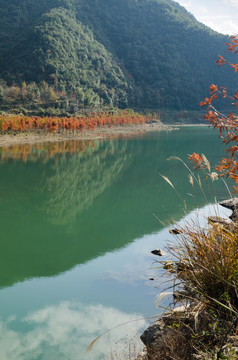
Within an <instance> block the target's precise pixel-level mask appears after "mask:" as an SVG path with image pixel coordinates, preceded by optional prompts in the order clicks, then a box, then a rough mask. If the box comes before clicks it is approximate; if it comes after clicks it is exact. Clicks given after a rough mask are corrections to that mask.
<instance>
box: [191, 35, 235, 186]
mask: <svg viewBox="0 0 238 360" xmlns="http://www.w3.org/2000/svg"><path fill="white" fill-rule="evenodd" d="M226 45H227V46H228V50H229V51H230V52H231V53H232V54H238V36H232V37H231V42H230V43H226ZM216 63H217V64H218V66H223V65H229V66H231V67H232V68H233V69H234V71H235V73H237V72H238V64H235V63H232V62H230V61H229V60H227V59H225V58H224V57H222V56H219V58H218V60H217V62H216ZM209 89H210V95H209V97H206V98H205V100H204V101H201V103H200V105H201V106H208V112H207V114H206V116H205V119H206V120H207V121H208V122H209V123H210V125H211V126H212V127H213V128H214V129H218V130H219V136H220V138H222V141H223V143H225V144H226V145H229V147H228V148H227V149H226V152H227V154H228V156H227V157H224V158H222V159H221V161H220V164H219V165H217V166H216V170H217V171H218V172H219V176H226V177H228V178H230V179H233V180H235V182H236V184H238V113H237V109H238V92H237V91H235V93H234V94H233V95H229V94H228V90H227V89H226V88H225V87H222V86H221V87H218V86H217V85H214V84H212V85H211V86H210V88H209ZM215 101H219V102H220V101H222V103H223V102H225V104H226V105H228V106H229V107H228V109H232V110H233V109H235V110H236V112H234V111H226V112H223V111H221V110H218V109H217V108H216V107H215V106H214V105H213V104H214V102H215ZM227 101H228V104H227ZM196 155H197V154H193V155H191V156H190V160H192V161H194V162H195V163H196ZM197 159H198V157H197ZM201 165H202V163H201V158H200V166H201ZM234 190H235V191H236V192H237V191H238V186H234Z"/></svg>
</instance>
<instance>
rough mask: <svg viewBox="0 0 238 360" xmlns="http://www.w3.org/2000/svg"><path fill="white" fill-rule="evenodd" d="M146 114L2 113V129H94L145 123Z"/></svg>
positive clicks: (0, 116)
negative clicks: (42, 115) (33, 114)
mask: <svg viewBox="0 0 238 360" xmlns="http://www.w3.org/2000/svg"><path fill="white" fill-rule="evenodd" d="M145 121H146V118H145V116H144V115H141V114H135V113H133V112H131V113H129V112H127V111H120V112H118V113H108V112H105V113H99V114H92V115H89V116H82V117H77V116H72V117H63V118H59V117H43V118H42V117H39V116H34V117H28V116H24V115H6V116H5V115H0V131H2V132H3V133H5V132H7V131H16V132H22V131H29V130H33V129H39V130H45V131H49V132H52V133H55V132H61V131H65V130H70V131H72V132H74V131H82V130H83V129H85V128H86V129H89V130H93V129H95V128H96V127H101V126H112V125H125V124H144V123H145Z"/></svg>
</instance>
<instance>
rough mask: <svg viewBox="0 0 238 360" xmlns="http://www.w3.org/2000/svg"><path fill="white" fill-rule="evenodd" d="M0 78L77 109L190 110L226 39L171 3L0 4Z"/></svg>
mask: <svg viewBox="0 0 238 360" xmlns="http://www.w3.org/2000/svg"><path fill="white" fill-rule="evenodd" d="M0 16H1V19H2V22H1V24H0V50H1V53H2V56H1V59H0V79H2V80H3V81H5V82H6V83H7V84H8V85H9V86H10V85H11V84H18V85H21V83H22V82H24V81H26V82H27V83H31V82H35V83H37V84H38V83H41V82H42V81H46V82H47V83H48V84H50V85H52V86H54V88H55V90H57V91H66V92H67V93H74V94H75V92H77V99H78V101H79V106H94V107H97V106H101V105H109V106H118V107H122V108H123V107H127V106H130V107H137V108H162V109H166V108H172V109H196V108H197V107H198V105H199V102H200V100H201V99H203V98H204V96H205V95H206V93H207V89H208V86H209V85H210V84H211V83H212V82H213V83H218V84H220V83H221V85H222V86H227V87H232V86H233V78H232V74H231V73H229V71H227V70H226V69H218V68H217V67H216V66H214V63H215V61H216V59H217V57H218V55H219V54H220V53H222V52H224V50H225V45H224V44H225V42H227V41H228V39H229V38H228V37H226V36H224V35H222V34H218V33H216V32H215V31H213V30H211V29H209V28H208V27H207V26H205V25H203V24H201V23H200V22H198V21H197V20H196V19H195V17H194V16H193V15H192V14H190V13H189V12H187V10H186V9H185V8H183V7H181V6H180V5H179V4H178V3H176V2H174V1H172V0H110V1H109V0H88V1H87V2H86V1H85V0H49V1H46V0H42V1H41V3H38V2H37V1H36V0H12V2H11V3H9V2H7V1H6V0H0Z"/></svg>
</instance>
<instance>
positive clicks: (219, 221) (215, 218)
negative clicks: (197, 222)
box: [208, 216, 231, 226]
mask: <svg viewBox="0 0 238 360" xmlns="http://www.w3.org/2000/svg"><path fill="white" fill-rule="evenodd" d="M208 223H210V224H214V223H217V224H220V225H224V226H229V225H230V224H231V223H230V222H229V221H227V220H226V219H223V218H221V217H220V216H209V217H208Z"/></svg>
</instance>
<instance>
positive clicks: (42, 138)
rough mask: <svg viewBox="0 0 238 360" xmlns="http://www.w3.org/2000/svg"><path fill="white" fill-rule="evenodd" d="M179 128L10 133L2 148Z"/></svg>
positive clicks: (0, 141)
mask: <svg viewBox="0 0 238 360" xmlns="http://www.w3.org/2000/svg"><path fill="white" fill-rule="evenodd" d="M175 129H178V126H174V125H165V124H161V123H153V124H132V125H123V126H122V125H114V126H111V127H107V126H103V127H97V128H95V129H93V130H88V129H85V130H83V131H81V132H75V133H72V132H71V131H70V130H66V131H64V132H61V133H50V132H44V131H39V130H37V131H31V132H27V133H26V132H22V133H8V134H2V135H0V147H3V146H7V147H8V146H9V147H10V146H12V145H17V144H39V143H45V142H57V141H67V140H99V139H108V138H116V137H127V136H139V135H142V134H145V133H147V132H152V131H164V130H166V131H171V130H175Z"/></svg>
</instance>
